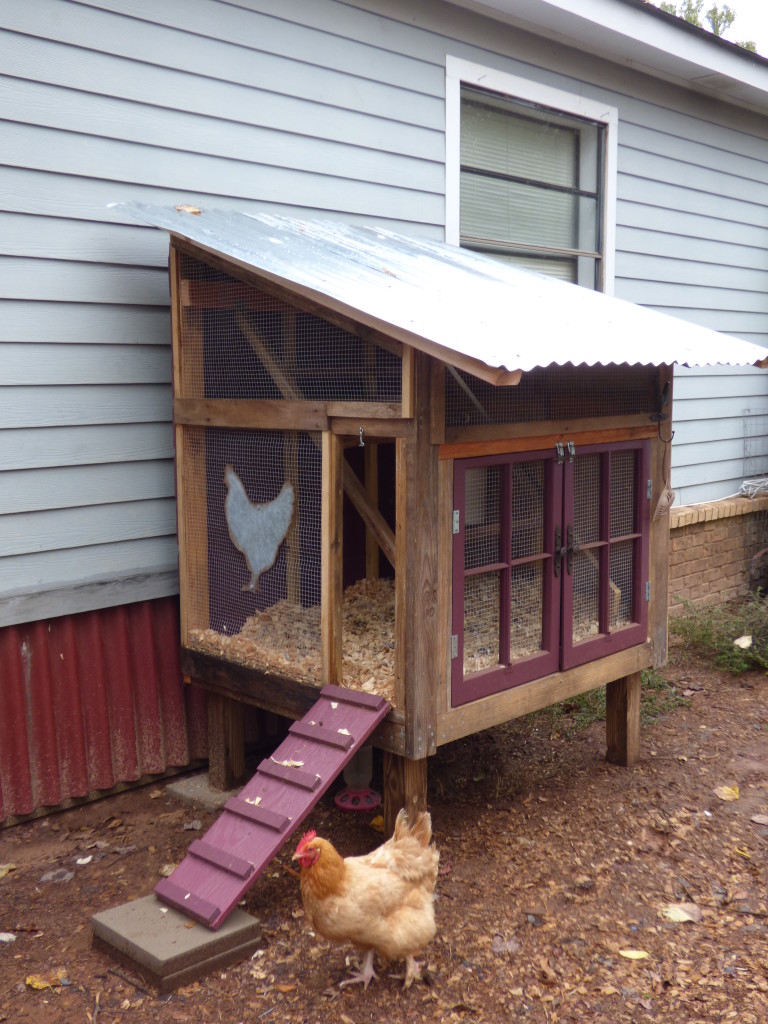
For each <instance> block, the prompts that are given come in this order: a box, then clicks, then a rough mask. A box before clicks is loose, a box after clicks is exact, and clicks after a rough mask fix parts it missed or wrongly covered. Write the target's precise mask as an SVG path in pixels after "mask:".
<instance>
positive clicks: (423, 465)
mask: <svg viewBox="0 0 768 1024" xmlns="http://www.w3.org/2000/svg"><path fill="white" fill-rule="evenodd" d="M413 375H414V380H413V387H414V410H415V425H416V433H415V436H414V438H413V439H409V440H405V439H398V441H397V442H396V466H397V478H396V492H397V498H396V501H397V531H396V542H397V550H396V572H395V580H396V583H395V594H396V600H395V610H396V616H395V618H396V622H395V647H396V648H397V647H398V646H399V647H400V648H401V651H402V652H403V653H402V655H401V659H402V660H401V662H400V673H401V675H402V682H403V685H404V697H405V709H406V753H407V755H408V756H409V757H410V758H413V759H414V760H420V759H421V758H424V757H427V755H429V754H432V753H434V751H435V749H436V738H435V720H436V705H437V700H438V695H439V690H440V682H441V680H442V657H441V655H442V652H441V651H440V650H439V648H438V637H439V635H440V630H439V626H438V616H439V607H440V601H439V598H438V593H439V590H440V587H441V585H442V581H441V579H440V577H439V568H440V558H439V544H438V517H439V514H440V510H439V508H438V499H439V488H438V460H437V449H436V447H435V445H433V444H431V443H430V439H429V427H430V420H429V415H430V414H429V393H430V391H429V388H430V379H431V378H430V360H429V358H428V357H427V356H425V355H424V354H423V353H421V352H416V353H414V365H413ZM398 580H399V583H398ZM398 596H399V598H400V603H399V606H398V600H397V598H398ZM397 675H398V673H397V672H396V684H397Z"/></svg>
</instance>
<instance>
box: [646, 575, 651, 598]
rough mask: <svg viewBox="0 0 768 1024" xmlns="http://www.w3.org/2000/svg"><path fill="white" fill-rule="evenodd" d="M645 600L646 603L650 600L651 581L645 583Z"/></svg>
mask: <svg viewBox="0 0 768 1024" xmlns="http://www.w3.org/2000/svg"><path fill="white" fill-rule="evenodd" d="M645 600H646V601H650V600H651V581H650V580H646V581H645Z"/></svg>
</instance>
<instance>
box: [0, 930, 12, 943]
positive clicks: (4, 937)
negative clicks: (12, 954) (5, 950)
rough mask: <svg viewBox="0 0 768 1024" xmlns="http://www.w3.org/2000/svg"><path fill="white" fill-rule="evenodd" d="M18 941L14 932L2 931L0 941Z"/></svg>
mask: <svg viewBox="0 0 768 1024" xmlns="http://www.w3.org/2000/svg"><path fill="white" fill-rule="evenodd" d="M15 941H16V936H15V935H14V934H13V932H0V942H5V943H9V944H10V943H11V942H15Z"/></svg>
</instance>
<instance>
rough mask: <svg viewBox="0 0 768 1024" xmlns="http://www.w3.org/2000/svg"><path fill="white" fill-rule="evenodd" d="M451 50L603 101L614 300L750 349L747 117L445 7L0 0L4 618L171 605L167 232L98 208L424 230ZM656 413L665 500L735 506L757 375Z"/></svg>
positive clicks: (438, 185) (760, 155) (760, 158)
mask: <svg viewBox="0 0 768 1024" xmlns="http://www.w3.org/2000/svg"><path fill="white" fill-rule="evenodd" d="M448 54H451V55H453V56H456V57H460V58H463V59H465V60H468V61H472V62H474V63H477V64H481V65H487V66H489V67H493V68H498V69H499V70H502V71H507V72H509V73H511V74H515V75H519V76H522V77H524V78H529V79H531V80H533V81H536V82H540V83H543V84H547V85H551V86H554V87H556V88H559V89H563V90H566V91H570V92H572V93H576V94H582V95H584V96H587V97H590V98H591V99H594V100H598V101H602V102H605V103H607V104H610V105H612V106H615V107H617V108H618V110H619V154H618V159H619V168H618V182H617V252H616V284H615V291H616V294H618V295H620V296H622V297H625V298H629V299H632V300H634V301H637V302H642V303H644V304H647V305H649V306H652V307H654V308H656V309H660V310H662V311H665V312H668V313H671V314H673V315H676V316H680V317H682V318H685V319H689V320H692V321H695V322H697V323H702V324H705V325H707V326H710V327H714V328H716V329H718V330H722V331H726V332H730V333H734V334H737V335H739V336H741V337H744V338H747V339H749V340H752V341H757V342H759V343H763V344H766V345H767V346H768V298H767V297H766V296H767V295H768V288H767V287H766V285H768V259H766V254H767V253H768V218H767V217H766V215H765V212H764V211H765V210H766V209H767V208H768V127H767V126H766V120H765V118H763V117H760V116H759V115H758V114H753V113H750V112H748V111H745V110H739V109H738V108H735V107H734V108H729V107H727V106H724V105H720V104H718V103H716V102H714V101H710V100H708V99H705V98H702V97H695V96H693V95H692V94H689V93H685V92H684V91H682V90H681V89H678V88H676V87H675V86H672V85H669V84H666V83H660V82H654V81H652V80H651V79H649V78H647V77H644V76H642V75H640V74H639V73H637V72H634V71H632V70H631V69H629V68H627V67H618V66H616V65H612V64H609V63H606V62H604V61H601V60H599V59H596V58H594V57H592V56H589V55H586V54H580V53H579V52H578V50H577V49H574V48H568V47H566V46H565V45H562V44H559V43H557V42H556V41H553V40H552V39H544V38H537V37H535V36H533V35H530V34H527V33H525V32H522V31H520V30H517V29H513V28H511V27H509V26H505V25H502V24H499V23H495V22H493V21H492V20H490V19H488V18H485V17H482V16H480V15H478V14H475V13H472V12H470V11H466V10H462V9H460V8H457V7H454V6H453V5H451V4H448V3H443V2H440V0H386V2H385V0H344V2H341V0H228V2H226V3H225V2H217V0H166V2H164V3H157V2H156V0H83V2H79V3H74V2H69V0H28V2H23V3H22V2H16V3H7V4H5V5H4V7H3V18H2V28H0V145H1V146H2V153H3V163H2V166H0V490H2V500H0V625H2V624H4V623H7V622H12V621H21V620H22V619H24V618H34V617H37V616H42V615H43V614H45V615H50V614H56V613H61V612H65V611H66V612H71V611H76V610H79V609H84V608H88V607H98V606H100V605H101V604H109V603H116V602H118V601H122V600H132V599H134V600H135V599H138V598H141V597H151V596H160V595H161V594H164V593H169V592H172V591H173V588H174V586H175V582H174V580H175V576H174V573H175V564H176V557H177V554H176V541H175V534H174V514H173V467H172V458H173V437H172V430H171V393H170V347H169V342H170V321H169V315H168V308H167V307H168V278H167V239H166V237H165V236H164V235H163V234H162V233H161V232H158V231H153V230H148V229H145V228H142V227H138V226H137V225H135V224H127V223H124V222H122V221H121V219H120V216H119V214H117V213H116V212H115V211H113V210H111V209H110V208H109V207H110V204H111V203H115V202H122V201H132V200H138V201H145V202H149V203H159V204H166V205H169V204H174V203H180V202H189V203H193V204H196V205H199V206H206V205H208V206H211V205H216V206H219V207H221V206H230V207H235V208H237V209H242V210H256V209H260V210H263V209H270V210H273V211H274V212H276V213H282V214H288V215H301V216H320V217H331V218H334V219H343V220H349V221H351V222H355V223H377V224H381V225H383V226H385V227H390V228H394V229H395V230H399V231H405V232H412V233H415V234H421V235H426V236H429V237H433V238H442V237H443V232H444V225H445V216H446V210H445V177H446V167H445V158H446V157H445V61H446V56H447V55H448ZM620 355H621V353H620V339H617V358H620ZM675 398H676V408H675V413H676V424H675V429H676V431H677V433H676V436H675V442H674V446H673V452H674V454H673V480H672V485H673V486H674V487H675V488H676V489H677V491H678V500H679V501H680V500H682V501H699V500H703V499H705V498H716V497H718V496H721V495H724V494H729V493H732V492H733V491H734V490H736V489H737V487H738V485H739V483H740V479H741V476H742V469H743V468H744V467H745V466H747V465H748V466H750V467H752V469H751V472H755V467H756V466H757V465H758V464H761V459H763V455H762V454H761V452H762V447H763V443H762V442H761V441H760V440H759V434H758V432H759V431H760V430H763V433H764V432H765V431H764V424H765V422H766V420H765V416H766V415H768V408H767V406H768V388H767V387H766V384H765V377H764V375H763V374H761V373H759V372H758V371H738V372H732V371H729V372H728V373H725V374H720V373H718V372H716V371H697V370H692V371H686V370H681V371H679V372H678V374H677V376H676V382H675ZM756 438H757V440H756ZM762 471H763V472H768V453H766V455H765V461H764V464H763V470H762Z"/></svg>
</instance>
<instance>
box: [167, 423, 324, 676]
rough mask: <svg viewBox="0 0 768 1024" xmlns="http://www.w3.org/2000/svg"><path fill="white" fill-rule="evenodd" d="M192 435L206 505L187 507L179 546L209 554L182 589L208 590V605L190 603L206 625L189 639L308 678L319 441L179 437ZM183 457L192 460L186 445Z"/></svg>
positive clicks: (289, 434) (297, 434) (316, 658)
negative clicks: (201, 468) (202, 458)
mask: <svg viewBox="0 0 768 1024" xmlns="http://www.w3.org/2000/svg"><path fill="white" fill-rule="evenodd" d="M200 433H204V438H205V443H204V455H205V462H204V466H205V469H204V477H203V476H202V473H201V479H199V480H198V481H196V483H197V485H198V486H202V485H203V484H204V486H205V504H204V506H203V504H202V503H196V502H195V501H187V502H185V506H184V515H185V523H184V527H185V537H186V544H187V546H188V547H189V546H190V545H191V546H193V547H194V546H197V547H198V549H199V550H203V551H205V552H206V553H207V557H206V559H205V563H204V564H201V562H198V571H197V578H192V579H191V580H189V581H188V587H190V588H192V589H193V590H195V591H197V592H198V593H199V591H198V588H201V587H202V588H204V592H206V593H207V608H203V607H202V606H201V604H200V603H197V604H196V603H195V601H192V602H191V604H192V607H193V608H195V607H197V609H198V618H199V620H202V619H203V616H204V615H205V613H207V620H208V621H207V622H204V621H197V622H195V621H191V622H190V623H189V625H190V634H189V637H188V642H189V644H190V646H193V647H195V648H196V649H200V650H204V651H207V652H208V653H214V654H218V655H221V656H224V657H227V658H231V659H232V660H235V661H239V662H241V663H244V664H247V665H250V666H251V667H256V668H260V669H263V670H270V671H275V672H279V673H280V674H282V675H286V674H287V675H290V676H292V677H294V678H301V679H311V680H313V681H316V680H317V679H319V675H320V658H321V635H320V594H321V586H320V571H321V551H320V537H321V514H322V503H321V470H322V464H321V453H320V435H319V434H313V433H307V432H304V431H266V430H233V429H225V428H208V429H206V430H205V431H204V432H203V431H199V430H192V431H186V432H185V438H187V437H193V438H194V436H195V435H196V434H200ZM197 447H198V448H199V441H198V442H197ZM197 454H198V458H199V453H197ZM185 457H186V458H188V459H189V458H194V457H195V456H194V454H193V452H192V451H190V444H189V442H185ZM198 464H200V465H202V463H198ZM186 465H187V467H188V469H189V468H190V466H191V463H190V462H187V463H186ZM203 575H204V576H205V579H202V578H201V577H202V576H203Z"/></svg>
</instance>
